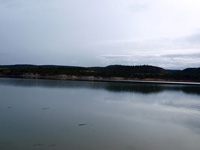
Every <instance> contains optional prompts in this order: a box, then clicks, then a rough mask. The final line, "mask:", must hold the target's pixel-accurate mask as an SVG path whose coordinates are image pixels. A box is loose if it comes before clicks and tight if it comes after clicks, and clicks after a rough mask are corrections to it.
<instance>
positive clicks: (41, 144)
mask: <svg viewBox="0 0 200 150" xmlns="http://www.w3.org/2000/svg"><path fill="white" fill-rule="evenodd" d="M33 146H43V145H42V144H40V143H39V144H34V145H33Z"/></svg>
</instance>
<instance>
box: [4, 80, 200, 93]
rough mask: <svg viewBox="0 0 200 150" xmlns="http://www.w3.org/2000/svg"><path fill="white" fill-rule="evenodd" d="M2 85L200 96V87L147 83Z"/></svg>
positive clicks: (17, 82)
mask: <svg viewBox="0 0 200 150" xmlns="http://www.w3.org/2000/svg"><path fill="white" fill-rule="evenodd" d="M0 85H13V86H27V87H38V86H40V87H48V88H55V87H56V88H90V89H105V90H108V91H112V92H135V93H141V94H152V93H160V92H163V91H181V92H184V93H186V94H196V95H200V85H168V84H149V83H147V84H145V83H114V82H89V81H66V80H65V81H63V80H41V79H3V78H2V79H0Z"/></svg>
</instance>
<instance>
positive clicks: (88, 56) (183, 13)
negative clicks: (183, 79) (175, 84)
mask: <svg viewBox="0 0 200 150" xmlns="http://www.w3.org/2000/svg"><path fill="white" fill-rule="evenodd" d="M199 13H200V3H199V2H198V1H197V0H191V1H187V0H140V1H138V0H101V1H100V0H96V1H93V0H85V1H82V0H74V1H69V0H29V1H27V0H15V1H13V0H0V22H1V27H0V64H16V63H33V64H60V65H81V66H96V65H100V66H103V65H110V64H113V63H115V64H116V63H117V64H129V65H143V64H152V65H157V66H161V67H164V68H183V67H196V66H200V62H199V60H200V58H199V53H200V50H199V48H200V42H199V39H200V28H199V27H200V19H199V15H198V14H199ZM5 54H6V55H5Z"/></svg>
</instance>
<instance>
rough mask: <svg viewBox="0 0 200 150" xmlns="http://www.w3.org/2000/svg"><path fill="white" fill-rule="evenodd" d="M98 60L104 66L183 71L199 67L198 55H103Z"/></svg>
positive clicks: (199, 56) (199, 54) (199, 55)
mask: <svg viewBox="0 0 200 150" xmlns="http://www.w3.org/2000/svg"><path fill="white" fill-rule="evenodd" d="M99 59H100V60H101V61H102V62H104V63H105V64H106V65H109V64H124V65H146V64H148V65H153V66H159V67H163V68H166V69H184V68H187V67H200V53H196V54H188V55H187V54H184V55H181V54H173V55H107V56H106V55H105V56H100V57H99Z"/></svg>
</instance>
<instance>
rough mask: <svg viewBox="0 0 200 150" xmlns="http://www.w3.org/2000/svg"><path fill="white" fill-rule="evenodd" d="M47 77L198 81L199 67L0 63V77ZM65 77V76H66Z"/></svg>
mask: <svg viewBox="0 0 200 150" xmlns="http://www.w3.org/2000/svg"><path fill="white" fill-rule="evenodd" d="M25 75H26V76H27V77H28V76H29V75H31V76H35V77H36V75H37V77H48V76H51V77H52V76H58V75H62V76H63V75H65V76H67V77H69V76H76V77H77V78H80V77H81V78H82V77H88V76H89V77H91V78H92V77H93V78H113V77H118V78H123V79H131V80H134V79H139V80H144V79H145V80H167V81H168V80H169V81H193V82H200V68H186V69H184V70H166V69H163V68H161V67H156V66H150V65H142V66H123V65H110V66H106V67H80V66H59V65H32V64H17V65H1V66H0V76H1V77H24V76H25ZM67 77H66V78H67Z"/></svg>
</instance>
